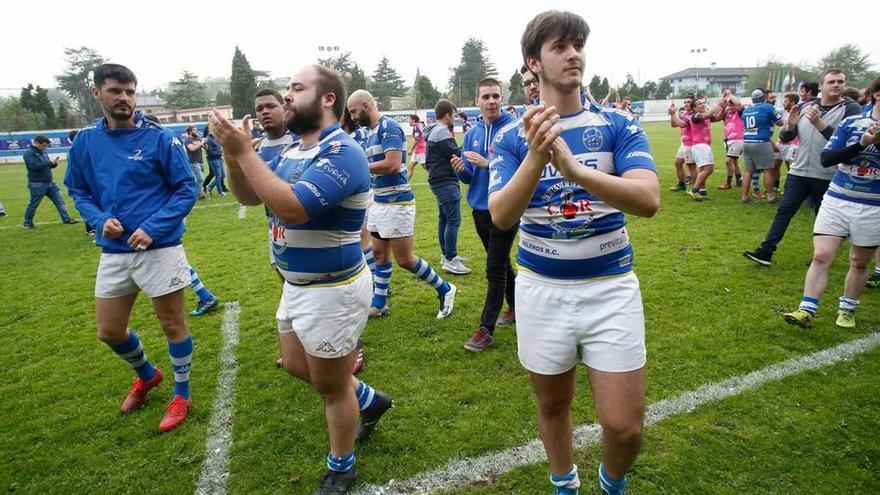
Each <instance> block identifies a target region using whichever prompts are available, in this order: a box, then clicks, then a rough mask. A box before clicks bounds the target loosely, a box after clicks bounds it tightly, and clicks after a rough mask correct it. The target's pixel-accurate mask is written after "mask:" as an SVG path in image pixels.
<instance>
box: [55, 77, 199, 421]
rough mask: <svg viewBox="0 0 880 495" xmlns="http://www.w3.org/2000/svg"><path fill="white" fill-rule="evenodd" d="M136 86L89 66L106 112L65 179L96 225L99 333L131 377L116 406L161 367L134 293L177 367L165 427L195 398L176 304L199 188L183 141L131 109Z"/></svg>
mask: <svg viewBox="0 0 880 495" xmlns="http://www.w3.org/2000/svg"><path fill="white" fill-rule="evenodd" d="M136 90H137V78H136V77H135V75H134V73H132V72H131V71H130V70H129V69H128V68H126V67H124V66H122V65H118V64H104V65H101V66H99V67H97V68H96V69H95V70H94V86H93V87H92V96H94V98H95V99H96V100H98V102H99V103H100V104H101V109H102V110H103V112H104V118H103V119H101V120H100V121H98V122H96V123H94V124H92V125H90V126H89V127H86V128H85V129H83V130H82V131H81V132H80V133H79V135H78V136H77V137H76V140H75V141H74V143H73V146H72V148H71V149H70V155H69V159H70V163H69V164H68V168H67V174H66V176H65V178H64V183H65V184H66V185H67V188H68V190H69V192H70V196H71V197H73V200H74V203H75V204H76V208H77V209H78V210H79V212H80V213H81V214H82V215H83V217H84V218H85V219H86V221H87V222H88V223H89V224H91V225H94V226H95V227H96V228H97V232H96V235H95V242H96V243H97V245H99V246H101V248H102V254H101V261H100V263H99V265H98V274H97V277H96V281H95V319H96V320H97V327H98V339H100V340H101V341H102V342H104V343H105V344H107V345H108V346H110V348H111V349H113V352H115V353H116V354H118V355H119V356H120V357H121V358H122V359H124V360H125V361H127V362H128V363H129V364H130V365H131V367H132V368H134V370H135V372H136V373H137V375H138V376H137V378H136V379H135V380H134V383H133V384H132V387H131V390H130V391H129V394H128V396H127V397H126V398H125V400H124V401H123V402H122V406H121V410H122V412H131V411H133V410H134V409H137V408H138V407H140V406H141V405H143V403H144V401H145V400H146V397H147V393H148V392H149V391H150V390H151V389H153V388H155V387H156V386H157V385H159V383H161V382H162V378H163V376H162V372H161V371H159V370H158V369H157V368H156V367H154V366H153V363H152V362H150V360H149V359H148V358H147V356H146V355H145V353H144V348H143V345H141V341H140V340H139V338H138V336H137V334H135V332H134V331H133V330H131V329H129V328H128V320H129V317H130V315H131V308H132V306H133V305H134V302H135V299H136V298H137V294H138V291H139V290H142V291H144V293H146V294H147V295H148V296H149V297H150V298H151V299H152V301H153V309H154V311H155V312H156V316H157V317H158V319H159V324H160V325H161V327H162V331H163V332H164V333H165V336H166V338H167V339H168V353H169V354H170V355H171V365H172V367H173V369H174V393H173V398H172V400H171V402H170V403H169V404H168V405H167V406H166V408H165V409H166V412H165V417H164V418H162V422H161V423H160V424H159V430H160V431H163V432H164V431H169V430H172V429H174V428H175V427H177V426H178V425H180V424H181V423H182V422H183V421H184V420H185V419H186V417H187V415H188V413H189V408H190V405H191V404H192V399H191V398H190V391H189V377H190V370H191V365H192V352H193V340H192V337H191V336H190V333H189V328H187V325H186V321H185V320H184V300H183V289H184V288H185V287H186V286H187V285H188V284H189V282H190V272H189V266H188V264H187V261H186V253H185V252H184V250H183V246H182V245H181V237H183V232H184V230H185V229H184V225H183V219H184V218H185V217H186V215H187V214H188V213H189V212H190V210H191V209H192V207H193V205H194V204H195V202H196V197H197V196H198V193H197V190H198V189H197V186H196V183H195V180H193V175H192V170H191V169H190V166H189V163H188V161H187V157H186V151H185V149H184V147H183V144H182V143H181V142H180V141H179V140H178V139H177V138H176V137H175V136H174V133H172V132H170V131H168V130H165V129H164V128H162V127H161V126H160V125H158V124H157V123H156V122H155V121H152V120H149V119H148V118H145V117H144V116H143V115H142V114H141V113H140V112H135V92H136Z"/></svg>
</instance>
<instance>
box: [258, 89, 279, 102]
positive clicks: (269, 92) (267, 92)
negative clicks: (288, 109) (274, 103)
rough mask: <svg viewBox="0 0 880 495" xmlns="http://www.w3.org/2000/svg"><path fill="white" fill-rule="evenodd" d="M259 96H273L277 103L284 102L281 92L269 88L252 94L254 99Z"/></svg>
mask: <svg viewBox="0 0 880 495" xmlns="http://www.w3.org/2000/svg"><path fill="white" fill-rule="evenodd" d="M261 96H274V97H275V99H276V100H278V103H284V98H282V97H281V93H279V92H278V91H277V90H274V89H271V88H263V89H261V90H259V91H257V94H255V95H254V101H256V99H257V98H259V97H261Z"/></svg>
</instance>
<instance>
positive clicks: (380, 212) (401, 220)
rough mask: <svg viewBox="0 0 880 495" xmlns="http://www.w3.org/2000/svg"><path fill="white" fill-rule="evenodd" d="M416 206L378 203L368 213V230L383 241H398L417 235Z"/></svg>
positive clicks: (371, 206) (372, 205) (372, 204)
mask: <svg viewBox="0 0 880 495" xmlns="http://www.w3.org/2000/svg"><path fill="white" fill-rule="evenodd" d="M415 225H416V205H414V204H412V205H410V204H394V203H376V202H375V201H374V202H373V203H371V204H370V208H369V210H368V213H367V230H368V231H370V232H375V233H377V234H379V237H381V238H382V239H397V238H399V237H412V236H413V235H415Z"/></svg>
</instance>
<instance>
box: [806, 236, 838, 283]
mask: <svg viewBox="0 0 880 495" xmlns="http://www.w3.org/2000/svg"><path fill="white" fill-rule="evenodd" d="M841 244H843V238H842V237H835V236H833V235H815V236H813V261H812V262H811V263H810V268H809V269H808V270H807V276H806V279H805V280H804V297H812V298H814V299H819V297H820V296H821V295H822V294H823V293H824V292H825V288H826V286H827V285H828V272H829V271H830V270H831V265H832V264H833V263H834V257H835V256H837V250H838V249H840V245H841Z"/></svg>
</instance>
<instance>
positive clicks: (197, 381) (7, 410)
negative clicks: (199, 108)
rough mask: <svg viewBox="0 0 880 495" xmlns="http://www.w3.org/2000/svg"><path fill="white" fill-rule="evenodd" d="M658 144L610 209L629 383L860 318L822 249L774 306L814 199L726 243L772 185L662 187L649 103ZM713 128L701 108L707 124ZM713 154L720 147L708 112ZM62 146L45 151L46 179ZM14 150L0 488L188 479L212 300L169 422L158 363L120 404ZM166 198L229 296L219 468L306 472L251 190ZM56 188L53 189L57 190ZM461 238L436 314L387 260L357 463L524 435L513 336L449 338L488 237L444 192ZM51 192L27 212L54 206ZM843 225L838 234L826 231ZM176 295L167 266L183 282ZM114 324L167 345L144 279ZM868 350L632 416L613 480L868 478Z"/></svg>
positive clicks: (301, 400)
mask: <svg viewBox="0 0 880 495" xmlns="http://www.w3.org/2000/svg"><path fill="white" fill-rule="evenodd" d="M645 127H646V130H647V132H648V134H649V136H650V139H651V144H652V151H653V153H654V156H655V159H656V160H657V162H658V167H659V174H660V180H661V196H662V206H661V209H660V211H659V213H658V214H657V215H656V216H655V217H654V218H651V219H641V218H630V235H631V236H632V240H633V244H634V247H635V251H636V258H635V260H636V261H635V266H636V273H637V274H638V275H639V278H640V280H641V284H642V293H643V298H644V303H645V314H646V318H647V345H648V353H649V358H648V403H649V404H650V403H653V402H656V401H658V400H661V399H665V398H669V397H673V396H676V395H679V394H681V393H684V392H687V391H689V390H692V389H694V388H696V387H698V386H700V385H702V384H705V383H707V382H712V381H720V380H724V379H726V378H728V377H732V376H737V375H743V374H746V373H749V372H752V371H755V370H759V369H761V368H764V367H766V366H768V365H771V364H774V363H777V362H780V361H784V360H786V359H788V358H791V357H796V356H801V355H804V354H809V353H812V352H815V351H818V350H821V349H825V348H828V347H831V346H834V345H836V344H839V343H841V342H844V341H849V340H854V339H858V338H861V337H864V336H866V335H868V334H870V333H872V332H876V331H877V330H878V328H880V310H878V309H880V297H878V296H880V292H877V291H874V292H866V293H865V295H864V296H863V297H862V304H861V310H860V312H859V313H858V314H857V318H858V324H859V326H858V328H857V329H856V330H855V331H843V330H841V329H839V328H837V327H836V326H835V325H834V315H835V313H836V311H835V310H836V301H837V297H838V296H839V295H840V294H841V292H842V287H843V279H844V275H845V273H846V268H847V257H846V253H845V252H842V253H841V254H840V256H839V258H838V260H837V262H836V263H835V266H834V269H833V273H832V275H831V278H830V283H829V290H828V292H827V293H826V295H825V296H824V297H823V298H822V300H821V307H820V312H819V319H818V321H817V323H816V325H815V327H814V328H813V329H811V330H800V329H796V328H794V327H791V326H789V325H786V324H785V323H784V322H783V320H782V318H781V317H780V315H781V314H782V313H783V312H785V311H789V310H791V309H792V308H795V307H796V306H797V302H798V301H799V299H800V296H801V290H802V284H803V276H804V273H805V270H806V268H805V266H804V263H805V262H807V261H808V260H809V258H810V255H811V252H812V244H811V230H812V220H813V214H812V212H811V211H810V210H808V209H807V208H804V209H802V211H801V212H800V213H799V214H798V215H797V216H796V217H795V219H794V221H793V222H792V224H791V226H790V228H789V230H788V234H787V235H786V237H785V240H784V241H783V243H782V244H781V246H780V250H779V251H778V253H777V255H776V256H775V257H774V265H773V266H772V267H770V268H762V267H759V266H756V265H754V264H752V263H749V262H747V261H746V260H744V259H743V258H742V256H741V253H742V251H744V250H746V249H752V248H754V247H756V246H757V245H758V243H759V242H760V241H761V240H762V238H763V236H764V234H765V233H766V231H767V228H768V227H769V225H770V221H771V219H772V217H773V213H774V208H773V207H772V206H770V205H767V204H765V203H760V204H751V205H741V204H740V203H739V201H738V199H739V194H738V192H736V191H718V190H717V189H716V187H717V185H718V184H720V183H721V181H722V180H723V175H724V170H723V169H724V167H723V164H720V165H719V166H718V167H716V168H717V169H718V170H719V171H716V173H715V175H713V176H712V177H711V178H710V181H709V187H710V190H709V194H710V196H711V197H712V200H711V201H706V202H702V203H696V202H694V201H693V200H691V199H690V198H688V197H686V196H685V195H684V194H681V193H672V192H668V191H667V188H668V187H669V186H670V185H672V184H673V182H674V173H673V170H672V165H671V163H672V156H673V155H674V153H675V150H676V148H677V146H678V133H677V131H676V130H674V129H671V128H670V127H669V126H668V124H666V123H651V124H646V126H645ZM716 127H718V129H716V131H720V126H716ZM716 143H717V144H716V145H715V147H714V148H715V149H714V151H715V156H716V157H719V160H720V157H723V147H722V144H721V141H720V136H717V135H716ZM62 176H63V165H62V166H61V167H59V168H58V169H56V171H55V178H56V181H57V182H59V183H60V182H61V180H62ZM425 180H426V175H425V172H424V171H423V170H419V171H418V172H417V173H416V176H415V178H414V183H416V184H418V185H417V186H416V187H415V191H416V197H417V201H418V219H417V226H416V240H415V246H416V252H417V253H418V254H420V255H421V256H422V257H424V258H426V259H427V260H429V261H430V262H431V263H433V264H435V266H436V267H438V268H439V258H440V250H439V246H438V243H437V239H436V210H437V208H436V204H435V200H434V197H433V195H432V194H431V192H430V190H429V189H428V187H427V185H425V184H424V182H425ZM25 184H26V180H25V173H24V169H23V167H22V166H3V167H0V200H2V201H3V203H4V205H5V207H6V210H7V211H8V212H9V216H8V217H6V218H4V219H0V260H2V263H3V271H2V273H3V276H2V277H0V432H2V433H0V491H3V492H7V493H10V492H15V493H40V494H42V493H151V494H152V493H156V494H180V493H192V492H193V491H194V490H195V485H196V480H197V478H198V476H199V472H200V470H201V466H202V461H203V460H204V457H205V440H206V437H207V434H208V424H209V421H210V416H211V408H212V404H213V401H214V399H215V395H216V393H215V386H216V383H217V374H218V371H219V367H220V350H221V348H222V346H223V334H222V331H221V319H222V311H217V312H214V313H212V314H210V315H208V316H205V317H202V318H198V319H190V320H189V324H190V329H191V331H192V333H193V335H194V339H195V345H196V351H195V359H194V363H193V371H192V389H193V397H194V410H193V413H192V415H191V417H190V419H189V420H188V421H187V423H185V424H184V425H183V426H182V427H181V428H180V429H178V430H176V431H174V432H173V433H170V434H164V435H159V434H157V433H156V428H157V425H158V422H159V420H160V418H161V416H162V414H163V406H164V403H165V401H166V400H167V399H168V398H170V390H171V380H166V382H165V383H164V384H163V385H162V386H161V387H160V389H158V390H157V391H154V392H153V393H152V395H151V397H150V400H149V401H148V402H147V405H146V406H145V407H144V408H143V409H141V410H139V411H137V412H135V413H133V414H131V415H126V416H123V415H121V414H120V413H119V412H118V405H119V402H120V400H121V399H122V398H123V396H124V395H125V393H126V392H127V390H128V386H129V383H130V381H131V379H132V372H131V371H130V369H129V368H128V367H127V365H126V364H125V363H123V362H122V361H121V360H120V359H119V358H117V357H116V356H114V355H113V353H112V352H110V351H109V350H108V349H107V348H106V346H104V345H103V344H101V343H100V342H98V341H97V340H96V338H95V335H94V333H95V331H94V327H95V323H94V310H93V306H94V301H93V296H92V295H93V287H94V276H95V271H96V267H97V262H98V256H99V250H98V249H97V248H95V246H94V245H93V244H92V242H91V240H90V239H89V238H88V237H85V236H84V235H83V229H82V225H76V226H66V225H61V224H58V223H51V224H44V225H38V228H37V229H36V230H33V231H23V230H22V229H21V228H20V227H19V225H20V223H21V217H22V212H23V210H24V207H25V205H26V203H27V199H28V193H27V188H26V187H25ZM221 203H225V205H222V206H216V207H210V208H198V209H196V210H194V211H193V212H192V213H191V214H190V216H189V217H188V219H187V229H188V233H187V235H186V237H185V239H184V245H185V247H186V250H187V255H188V257H189V260H190V263H191V264H192V265H193V266H195V267H196V268H197V270H198V272H199V275H200V276H201V279H202V281H203V282H204V283H205V284H206V285H207V286H208V287H209V288H210V289H211V290H212V291H213V292H214V293H215V294H217V295H218V297H220V298H221V299H222V300H223V301H239V303H240V304H241V320H240V335H241V342H240V344H239V345H238V348H237V358H238V362H239V365H240V370H239V372H238V377H237V381H236V385H235V387H236V388H235V393H236V404H235V422H234V429H233V433H234V443H233V445H232V448H231V462H230V466H229V470H230V474H229V479H228V491H229V492H230V493H236V494H252V493H294V494H310V493H312V491H313V490H314V489H315V487H316V486H317V482H318V480H319V479H320V476H321V474H322V473H323V471H324V456H325V455H326V453H327V449H328V446H327V442H326V434H325V427H324V421H323V414H322V408H321V402H320V399H319V397H318V396H317V394H316V393H315V392H313V391H312V390H311V389H310V388H309V387H308V386H306V385H304V384H302V383H300V382H297V381H295V380H294V379H292V378H290V377H289V376H287V375H286V374H285V373H284V372H283V371H281V370H279V369H277V368H276V367H275V365H274V360H275V357H276V356H277V354H278V344H277V337H276V331H275V323H274V315H275V309H276V305H277V302H278V298H279V294H280V286H279V282H278V280H277V278H276V276H275V274H274V273H272V272H271V271H270V269H269V266H268V260H267V252H266V251H267V249H266V240H265V239H266V234H265V229H266V221H265V217H264V214H263V211H262V208H261V207H250V208H248V209H247V215H246V217H245V218H244V219H243V220H239V218H238V210H239V208H238V206H237V204H236V203H235V202H234V200H233V199H232V197H231V196H227V197H225V198H217V197H214V198H211V199H209V200H206V201H200V202H199V204H198V206H215V205H220V204H221ZM68 206H69V207H71V208H72V206H73V205H72V202H71V201H70V200H68ZM462 213H463V223H462V229H461V235H460V244H459V249H460V251H461V252H462V255H464V256H466V257H468V258H470V260H471V261H470V262H469V263H468V264H469V265H470V266H471V267H473V268H474V269H475V270H474V273H472V274H470V275H467V276H463V277H455V278H454V279H453V281H454V282H455V283H456V284H457V285H458V287H459V288H460V290H461V292H460V295H459V296H458V298H457V300H456V308H455V313H454V314H453V316H452V317H450V318H448V319H446V320H444V321H440V322H438V321H437V320H435V319H434V315H435V313H436V310H437V308H436V299H435V295H434V292H433V290H432V289H431V288H430V287H428V286H427V285H425V284H421V283H417V282H416V281H415V279H414V277H413V276H412V275H411V274H410V273H408V272H406V271H404V270H401V269H399V268H396V269H395V270H394V275H393V280H392V285H393V287H394V295H393V296H392V298H391V300H390V306H391V316H390V317H389V318H387V319H384V320H380V321H371V322H370V323H369V325H368V326H367V328H366V330H365V332H364V336H363V340H364V342H365V345H366V356H367V365H366V368H365V369H364V371H363V372H362V373H361V375H360V377H361V378H362V379H363V380H365V381H368V382H369V383H371V384H372V385H374V386H376V387H378V388H381V389H383V390H385V391H387V392H389V393H390V394H392V395H393V396H394V398H395V402H396V407H395V408H394V409H393V410H392V411H391V412H390V413H389V414H388V415H387V416H386V419H383V421H382V423H381V424H380V426H379V429H378V430H377V431H376V433H375V434H374V437H373V439H372V440H371V441H370V442H369V443H367V444H366V445H364V446H362V447H359V448H358V450H357V454H358V467H359V472H360V477H359V480H360V481H361V482H364V483H372V484H385V483H387V482H388V481H389V480H392V479H394V480H402V479H406V478H409V477H412V476H414V475H416V474H418V473H421V472H423V471H426V470H430V469H434V468H437V467H440V466H442V465H444V464H445V463H446V462H447V461H449V460H450V459H453V458H466V457H473V456H479V455H483V454H486V453H489V452H492V451H497V450H502V449H506V448H509V447H513V446H517V445H520V444H522V443H524V442H527V441H529V440H532V439H535V438H537V436H538V432H537V425H536V419H535V413H534V409H535V406H534V401H533V398H532V393H531V389H530V387H529V382H528V378H527V376H526V373H525V372H524V370H523V369H522V368H521V367H520V365H519V362H518V360H517V357H516V338H515V331H514V330H513V329H510V328H501V329H499V330H498V332H497V333H496V343H495V345H494V346H493V347H492V348H491V349H489V350H487V351H486V352H483V353H481V354H471V353H469V352H466V351H465V350H464V349H463V348H462V345H463V344H464V342H465V341H466V340H467V339H468V338H469V337H470V336H471V335H472V334H473V331H474V330H475V328H476V326H477V324H478V318H479V313H480V310H481V306H482V301H483V296H484V290H485V280H484V275H483V268H482V267H484V266H485V264H484V262H485V254H484V252H483V250H482V246H481V244H480V243H479V240H478V238H477V236H476V233H475V231H474V229H473V224H472V222H471V220H470V211H469V208H468V206H467V205H466V203H464V201H463V202H462ZM57 220H58V216H57V214H56V213H55V211H54V208H53V207H52V205H51V203H50V202H48V200H46V201H44V203H43V204H42V205H41V206H40V209H39V210H38V212H37V217H36V221H37V222H56V221H57ZM845 247H846V248H847V249H848V245H845ZM195 302H196V299H195V296H194V295H193V294H192V292H191V291H189V290H187V304H188V306H189V307H193V306H194V305H195ZM131 326H132V327H133V328H136V329H137V330H138V331H139V333H140V336H141V338H142V339H143V343H144V346H145V348H146V351H147V353H148V356H149V357H151V359H152V360H153V361H154V362H155V363H156V364H157V365H158V366H159V367H160V368H162V369H163V370H164V371H166V372H170V371H171V370H170V363H169V360H168V354H167V350H166V344H165V340H164V338H162V333H161V330H160V329H159V328H158V324H157V322H156V320H155V318H154V317H153V315H152V310H151V306H150V304H149V301H147V300H146V299H145V298H143V297H142V298H139V301H138V303H137V305H136V306H135V310H134V313H133V318H132V322H131ZM878 375H880V350H877V349H875V350H873V351H871V352H869V353H866V354H863V355H861V356H859V357H856V358H854V359H852V360H848V361H846V362H844V363H841V364H838V365H835V366H832V367H829V368H824V369H821V370H816V371H810V372H806V373H803V374H799V375H796V376H792V377H790V378H786V379H784V380H781V381H778V382H771V383H769V384H767V385H765V386H763V387H761V388H759V389H757V390H753V391H750V392H747V393H744V394H742V395H738V396H736V397H733V398H730V399H727V400H724V401H722V402H718V403H715V404H711V405H706V406H704V407H701V408H699V409H697V410H695V411H693V412H691V413H688V414H681V415H678V416H675V417H672V418H670V419H668V420H666V421H663V422H661V423H659V424H658V425H657V426H654V427H651V428H649V429H647V430H646V436H645V445H644V450H643V454H642V456H641V457H640V458H639V460H638V461H637V463H636V465H635V467H634V469H633V472H632V475H631V484H630V487H631V493H634V494H671V493H672V494H675V493H681V494H691V493H711V494H716V493H717V494H740V493H768V494H769V493H773V494H775V493H779V494H794V493H822V494H824V493H828V494H831V493H858V494H869V493H880V436H878V434H877V430H878V426H880V420H878V417H880V380H878V379H877V376H878ZM579 380H580V383H579V390H578V394H577V398H576V401H575V405H574V421H575V424H578V425H579V424H583V423H588V422H593V421H594V419H595V416H594V414H593V409H592V398H591V394H590V390H589V387H588V386H587V385H586V373H585V372H583V373H581V374H580V375H579ZM598 455H599V449H598V448H596V447H594V448H590V449H587V450H583V451H579V452H577V454H576V462H577V464H578V465H579V466H580V468H581V470H580V474H581V480H582V482H583V490H582V493H589V494H593V493H598V490H597V489H596V488H595V483H596V476H595V469H596V468H597V466H598V460H597V459H598ZM547 472H548V471H547V465H546V463H541V464H535V465H531V466H527V467H523V468H518V469H514V470H512V471H510V472H507V473H505V474H503V475H501V476H499V477H498V478H497V479H493V480H490V481H488V482H483V483H479V484H478V485H475V486H470V487H468V488H466V489H462V490H458V491H454V492H450V493H455V494H465V493H468V494H471V493H472V494H477V493H479V494H490V493H492V494H502V493H503V494H508V493H510V494H523V495H525V494H529V495H531V494H540V493H550V490H549V484H548V482H547Z"/></svg>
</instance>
